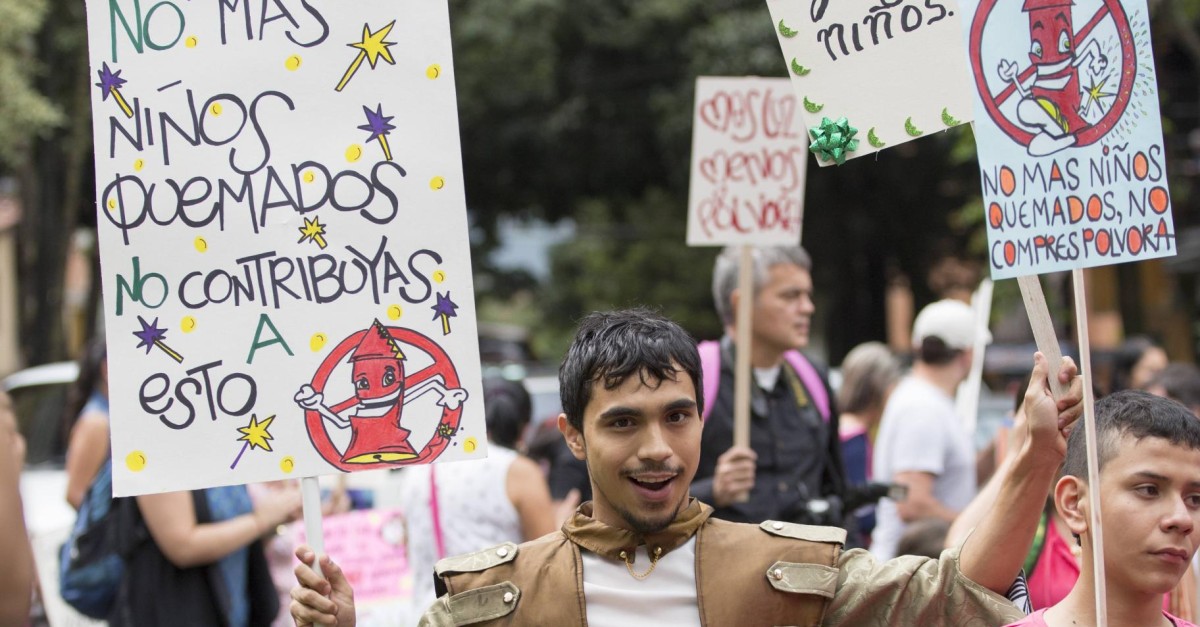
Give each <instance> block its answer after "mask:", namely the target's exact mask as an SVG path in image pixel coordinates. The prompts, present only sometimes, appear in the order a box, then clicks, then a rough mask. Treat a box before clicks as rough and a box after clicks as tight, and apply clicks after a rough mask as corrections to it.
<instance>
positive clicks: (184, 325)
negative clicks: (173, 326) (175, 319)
mask: <svg viewBox="0 0 1200 627" xmlns="http://www.w3.org/2000/svg"><path fill="white" fill-rule="evenodd" d="M179 330H180V331H183V332H184V333H191V332H192V331H195V330H196V319H195V318H193V317H191V316H184V317H183V320H180V321H179Z"/></svg>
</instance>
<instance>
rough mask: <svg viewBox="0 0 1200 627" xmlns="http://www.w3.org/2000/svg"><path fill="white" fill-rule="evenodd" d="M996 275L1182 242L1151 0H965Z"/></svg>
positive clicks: (1162, 249) (1145, 253)
mask: <svg viewBox="0 0 1200 627" xmlns="http://www.w3.org/2000/svg"><path fill="white" fill-rule="evenodd" d="M963 10H964V13H965V15H964V18H963V19H964V39H965V41H966V42H967V48H968V50H969V53H970V64H971V76H972V77H973V80H974V86H973V88H972V89H971V94H972V96H973V98H974V107H975V137H976V143H977V145H978V150H979V167H980V173H981V175H982V178H983V201H984V209H985V211H986V215H987V228H988V247H989V255H988V258H989V261H990V264H991V271H992V277H993V278H996V279H1001V278H1007V277H1014V276H1020V275H1029V274H1037V273H1043V272H1052V271H1057V270H1066V269H1072V268H1081V267H1090V266H1098V265H1105V264H1112V263H1122V262H1128V261H1136V260H1139V259H1149V258H1154V257H1164V256H1169V255H1174V254H1175V250H1176V249H1175V229H1174V226H1173V223H1172V219H1171V201H1170V194H1169V193H1168V191H1167V172H1166V154H1165V152H1164V150H1163V138H1162V125H1161V123H1160V121H1159V113H1158V88H1157V81H1156V78H1155V72H1154V59H1153V56H1152V51H1151V48H1150V30H1149V20H1148V16H1147V11H1146V3H1145V0H1075V1H1073V2H1072V1H1071V0H1023V2H1020V3H1018V2H1011V3H1005V2H997V1H996V0H982V1H980V0H964V1H963Z"/></svg>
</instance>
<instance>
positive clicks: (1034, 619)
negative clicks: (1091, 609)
mask: <svg viewBox="0 0 1200 627" xmlns="http://www.w3.org/2000/svg"><path fill="white" fill-rule="evenodd" d="M1045 613H1046V610H1044V609H1043V610H1038V611H1036V612H1034V613H1032V614H1030V615H1029V616H1026V617H1025V618H1023V619H1021V620H1019V621H1017V622H1015V623H1010V624H1009V625H1007V626H1006V627H1047V625H1046V619H1045V618H1043V617H1042V615H1043V614H1045ZM1163 616H1166V617H1167V620H1170V621H1171V624H1173V625H1175V627H1196V625H1193V624H1192V623H1189V622H1187V621H1186V620H1183V619H1182V618H1175V617H1174V616H1171V615H1170V614H1168V613H1166V612H1163Z"/></svg>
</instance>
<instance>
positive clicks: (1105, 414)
mask: <svg viewBox="0 0 1200 627" xmlns="http://www.w3.org/2000/svg"><path fill="white" fill-rule="evenodd" d="M1126 435H1129V436H1133V438H1134V439H1136V440H1142V439H1144V438H1162V439H1164V440H1166V441H1168V442H1170V443H1171V444H1174V445H1176V446H1183V447H1187V448H1189V449H1193V450H1197V449H1200V420H1198V419H1197V418H1196V416H1195V415H1193V414H1192V412H1191V411H1189V410H1188V408H1186V407H1184V406H1183V405H1182V404H1180V403H1179V402H1177V401H1173V400H1171V399H1169V398H1163V397H1161V396H1155V395H1153V394H1148V393H1146V392H1142V391H1141V390H1122V391H1120V392H1117V393H1115V394H1109V395H1108V396H1106V397H1104V398H1102V399H1100V400H1099V401H1098V402H1097V403H1096V442H1097V444H1098V450H1097V453H1098V457H1099V461H1100V470H1104V465H1105V464H1106V463H1108V460H1110V459H1112V458H1113V457H1115V456H1116V455H1117V446H1118V442H1119V440H1120V439H1121V438H1122V437H1123V436H1126ZM1085 438H1086V436H1085V435H1084V428H1083V425H1082V424H1080V425H1076V426H1075V428H1074V429H1072V431H1071V437H1070V439H1069V440H1067V459H1066V461H1064V462H1063V472H1062V474H1063V476H1072V477H1078V478H1079V479H1082V480H1084V481H1087V448H1086V440H1085Z"/></svg>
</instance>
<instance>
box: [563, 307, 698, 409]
mask: <svg viewBox="0 0 1200 627" xmlns="http://www.w3.org/2000/svg"><path fill="white" fill-rule="evenodd" d="M681 371H682V372H683V373H686V374H687V375H688V376H689V377H691V379H692V385H694V386H695V388H696V404H697V406H699V407H703V406H704V398H703V392H702V389H703V386H702V385H701V375H700V355H699V353H697V352H696V341H695V340H694V339H692V336H690V335H688V333H687V331H684V330H683V329H682V328H681V327H680V326H679V325H678V324H675V323H674V322H672V321H670V320H668V319H666V318H664V317H662V316H661V315H659V314H657V313H655V312H653V311H650V310H649V309H642V308H638V309H626V310H622V311H613V312H595V313H591V314H588V316H587V317H585V318H584V319H583V320H582V321H580V323H579V330H578V331H576V333H575V339H574V340H573V341H572V342H571V347H570V348H568V349H567V355H566V357H564V358H563V362H562V365H561V366H559V368H558V384H559V395H560V397H561V399H562V407H563V413H564V414H566V415H567V422H569V423H571V426H572V427H574V428H575V429H577V430H579V431H580V432H582V431H583V410H584V408H586V407H587V404H588V401H590V400H591V399H592V385H593V384H594V383H595V382H597V381H601V382H603V384H604V388H605V389H608V390H611V389H613V388H615V387H617V386H619V385H621V384H622V383H624V382H625V380H626V379H628V378H629V377H630V376H632V375H638V376H640V377H641V378H642V381H643V382H651V381H652V382H654V383H655V384H658V383H660V382H662V381H663V380H664V379H673V378H675V376H676V375H678V374H679V373H680V372H681Z"/></svg>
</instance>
